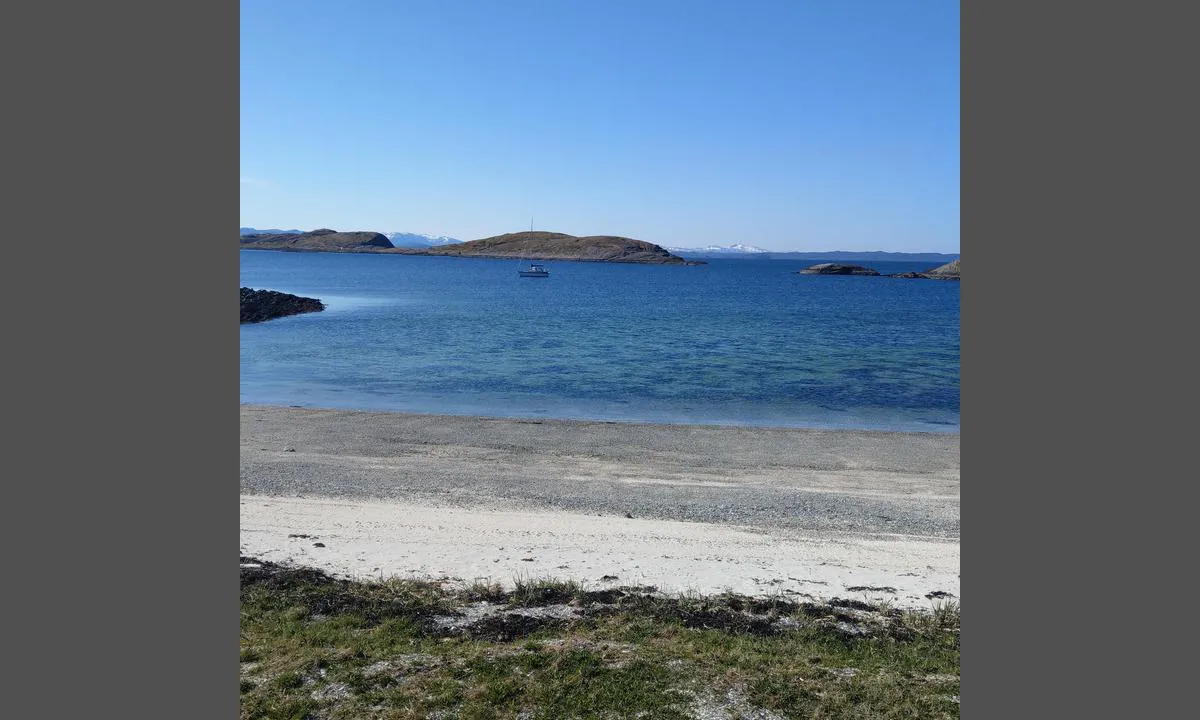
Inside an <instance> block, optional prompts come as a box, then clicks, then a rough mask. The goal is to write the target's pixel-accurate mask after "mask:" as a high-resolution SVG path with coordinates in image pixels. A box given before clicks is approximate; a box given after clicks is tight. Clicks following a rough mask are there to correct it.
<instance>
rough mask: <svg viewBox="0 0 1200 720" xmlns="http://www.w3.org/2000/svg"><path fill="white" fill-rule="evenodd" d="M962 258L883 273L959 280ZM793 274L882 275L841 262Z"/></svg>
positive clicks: (900, 276)
mask: <svg viewBox="0 0 1200 720" xmlns="http://www.w3.org/2000/svg"><path fill="white" fill-rule="evenodd" d="M960 261H961V258H960V259H958V260H954V261H952V262H948V263H946V264H945V265H941V266H939V267H935V268H933V269H932V270H926V271H925V272H902V273H892V274H890V275H882V277H893V278H924V279H927V280H959V279H960V276H959V263H960ZM792 274H793V275H874V276H881V273H880V272H879V271H878V270H872V269H871V268H868V267H863V266H861V265H844V264H841V263H818V264H816V265H810V266H809V267H806V268H804V269H803V270H796V271H795V272H793V273H792Z"/></svg>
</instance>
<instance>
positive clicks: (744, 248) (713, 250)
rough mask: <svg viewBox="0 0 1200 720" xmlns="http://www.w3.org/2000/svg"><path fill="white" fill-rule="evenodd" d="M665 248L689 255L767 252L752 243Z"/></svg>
mask: <svg viewBox="0 0 1200 720" xmlns="http://www.w3.org/2000/svg"><path fill="white" fill-rule="evenodd" d="M666 249H667V250H670V251H671V252H673V253H688V254H690V255H737V254H748V255H754V254H762V253H765V252H767V251H766V250H763V249H762V248H758V247H754V246H753V245H709V246H708V247H702V248H681V247H669V248H666Z"/></svg>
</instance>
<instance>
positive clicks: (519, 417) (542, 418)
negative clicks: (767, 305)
mask: <svg viewBox="0 0 1200 720" xmlns="http://www.w3.org/2000/svg"><path fill="white" fill-rule="evenodd" d="M239 406H240V407H243V408H247V407H249V408H287V409H292V410H334V411H339V412H355V413H377V414H382V415H404V416H415V417H424V418H443V417H449V418H465V419H471V420H501V421H503V420H507V421H512V422H536V423H559V422H563V423H584V424H588V423H594V424H599V425H643V426H650V427H672V428H708V429H739V430H789V431H790V430H798V431H802V432H805V431H812V432H846V433H859V432H862V433H893V434H903V435H947V436H953V437H958V436H959V435H961V434H962V427H961V423H958V422H956V423H953V424H950V423H942V422H936V421H926V422H923V423H921V425H922V426H923V427H925V428H926V429H921V430H916V429H911V428H897V427H890V426H885V425H887V423H880V424H879V425H877V426H874V427H870V426H868V425H869V423H867V424H849V422H848V423H847V424H835V423H830V422H828V421H827V422H826V423H824V424H822V423H821V422H819V421H814V422H812V423H808V424H785V423H771V422H754V421H737V420H727V421H705V422H676V421H670V420H648V419H641V420H639V419H604V418H596V417H558V416H548V415H544V414H537V413H532V412H531V413H527V414H512V415H495V414H487V413H481V412H470V411H464V412H437V413H434V412H422V411H418V410H394V409H388V408H383V407H379V408H368V407H362V406H358V405H351V404H345V405H339V404H336V403H335V404H328V405H296V404H293V403H278V402H269V401H255V400H242V401H239Z"/></svg>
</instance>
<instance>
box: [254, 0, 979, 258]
mask: <svg viewBox="0 0 1200 720" xmlns="http://www.w3.org/2000/svg"><path fill="white" fill-rule="evenodd" d="M240 113H241V223H240V224H241V225H244V226H251V227H257V228H269V227H277V228H300V229H303V230H311V229H315V228H318V227H330V228H334V229H337V230H377V231H380V232H392V231H401V232H418V233H426V234H431V235H449V236H452V237H456V238H459V239H463V240H474V239H477V238H482V237H487V236H490V235H498V234H501V233H506V232H517V231H520V230H527V229H529V223H530V218H531V217H532V219H533V224H534V228H535V229H537V230H552V231H557V232H566V233H570V234H572V235H599V234H603V235H623V236H627V237H633V238H637V239H640V240H646V241H649V242H653V243H656V244H659V245H664V246H674V247H699V246H704V245H710V244H716V245H730V244H734V243H745V244H750V245H756V246H758V247H762V248H765V249H768V250H777V251H784V250H812V251H816V250H888V251H908V252H949V253H957V252H959V13H958V3H957V2H953V1H943V0H912V1H906V0H890V1H889V0H877V1H858V0H836V1H835V0H827V1H826V0H822V1H820V2H818V1H816V0H812V1H808V2H805V1H803V0H778V1H776V2H770V1H765V0H739V1H738V2H734V1H733V0H728V1H726V2H705V1H703V0H693V1H691V2H675V1H667V0H641V1H637V2H626V1H624V0H606V1H603V2H600V1H595V0H593V1H590V2H584V1H582V0H577V1H576V0H560V1H557V2H555V1H552V0H542V1H541V2H533V1H531V0H494V1H492V2H484V1H482V0H478V1H467V0H427V1H424V0H393V1H391V2H383V1H378V2H371V1H368V0H358V1H353V0H348V1H347V2H328V1H326V2H295V1H292V2H284V1H282V0H277V1H271V2H268V1H266V0H242V3H241V109H240Z"/></svg>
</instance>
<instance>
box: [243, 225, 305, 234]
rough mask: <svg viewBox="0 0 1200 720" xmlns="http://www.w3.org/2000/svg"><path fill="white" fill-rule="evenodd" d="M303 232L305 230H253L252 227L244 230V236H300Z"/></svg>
mask: <svg viewBox="0 0 1200 720" xmlns="http://www.w3.org/2000/svg"><path fill="white" fill-rule="evenodd" d="M302 232H304V231H303V230H276V229H270V230H259V229H257V228H252V227H244V228H242V234H243V235H299V234H300V233H302Z"/></svg>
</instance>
